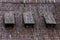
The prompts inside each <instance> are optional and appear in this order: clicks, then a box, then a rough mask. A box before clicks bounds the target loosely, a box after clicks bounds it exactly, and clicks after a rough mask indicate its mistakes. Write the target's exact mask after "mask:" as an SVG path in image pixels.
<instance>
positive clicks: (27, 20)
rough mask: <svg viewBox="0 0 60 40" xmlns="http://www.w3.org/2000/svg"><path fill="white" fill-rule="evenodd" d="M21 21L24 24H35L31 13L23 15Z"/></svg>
mask: <svg viewBox="0 0 60 40" xmlns="http://www.w3.org/2000/svg"><path fill="white" fill-rule="evenodd" d="M23 20H24V23H25V24H35V21H34V18H33V15H32V12H25V13H23Z"/></svg>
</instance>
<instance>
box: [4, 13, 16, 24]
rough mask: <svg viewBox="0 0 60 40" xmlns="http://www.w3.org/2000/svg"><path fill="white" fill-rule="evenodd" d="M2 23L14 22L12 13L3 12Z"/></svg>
mask: <svg viewBox="0 0 60 40" xmlns="http://www.w3.org/2000/svg"><path fill="white" fill-rule="evenodd" d="M4 23H5V24H15V19H14V15H13V14H12V13H5V14H4Z"/></svg>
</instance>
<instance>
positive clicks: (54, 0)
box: [0, 0, 60, 3]
mask: <svg viewBox="0 0 60 40" xmlns="http://www.w3.org/2000/svg"><path fill="white" fill-rule="evenodd" d="M0 2H7V3H57V2H60V0H0Z"/></svg>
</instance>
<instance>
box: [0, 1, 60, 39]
mask: <svg viewBox="0 0 60 40" xmlns="http://www.w3.org/2000/svg"><path fill="white" fill-rule="evenodd" d="M1 1H2V0H1ZM4 1H5V0H4ZM9 1H10V0H9ZM42 1H43V0H42ZM48 1H49V0H48ZM27 2H28V1H27ZM38 2H39V4H34V3H33V4H32V3H30V4H20V3H13V2H7V3H1V4H0V40H60V12H59V11H57V10H60V9H59V8H60V7H58V6H60V5H59V3H58V4H57V5H58V6H57V5H55V4H48V3H44V4H42V3H41V4H40V2H41V1H40V0H39V1H38ZM3 5H4V6H3ZM56 8H57V9H56ZM10 9H11V10H10ZM54 10H55V11H54ZM12 11H14V14H15V25H14V27H13V28H11V29H9V28H8V29H6V28H5V25H4V21H3V16H4V14H5V13H9V12H11V13H12ZM27 11H32V14H33V16H34V19H35V22H36V23H35V25H34V27H33V28H25V25H24V22H23V17H22V14H23V13H24V12H27ZM53 11H54V12H53ZM56 11H57V12H56ZM51 12H53V16H54V19H55V20H56V22H57V24H56V26H55V27H54V28H52V26H51V28H46V24H45V21H44V18H43V14H44V13H48V14H49V13H51ZM12 14H13V13H12Z"/></svg>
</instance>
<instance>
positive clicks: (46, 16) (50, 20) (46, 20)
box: [44, 14, 56, 24]
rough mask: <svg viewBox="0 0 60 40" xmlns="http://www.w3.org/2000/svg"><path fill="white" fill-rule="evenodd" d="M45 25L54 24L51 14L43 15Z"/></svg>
mask: <svg viewBox="0 0 60 40" xmlns="http://www.w3.org/2000/svg"><path fill="white" fill-rule="evenodd" d="M44 19H45V22H46V24H56V21H55V19H54V17H53V14H44Z"/></svg>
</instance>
